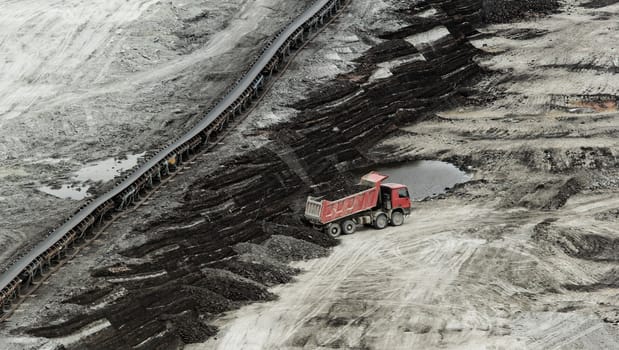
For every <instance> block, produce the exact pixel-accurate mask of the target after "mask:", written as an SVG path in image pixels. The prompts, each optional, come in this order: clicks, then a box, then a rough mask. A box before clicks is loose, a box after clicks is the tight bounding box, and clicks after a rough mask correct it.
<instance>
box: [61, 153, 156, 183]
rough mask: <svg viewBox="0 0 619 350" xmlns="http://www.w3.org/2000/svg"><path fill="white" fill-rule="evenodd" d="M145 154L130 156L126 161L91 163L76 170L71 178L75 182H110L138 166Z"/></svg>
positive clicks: (111, 160) (110, 159)
mask: <svg viewBox="0 0 619 350" xmlns="http://www.w3.org/2000/svg"><path fill="white" fill-rule="evenodd" d="M145 154H146V153H139V154H130V155H127V156H126V159H117V158H108V159H105V160H102V161H99V162H95V163H92V164H90V165H87V166H85V167H83V168H82V169H80V170H78V171H77V172H76V173H75V176H73V180H75V181H81V182H84V181H94V182H97V181H104V182H105V181H110V180H113V179H114V177H116V176H117V175H119V174H120V173H122V172H123V171H125V170H129V169H131V168H133V167H134V166H136V165H138V160H139V159H140V158H141V157H143V156H144V155H145Z"/></svg>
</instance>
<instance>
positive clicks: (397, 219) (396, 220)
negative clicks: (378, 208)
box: [391, 210, 404, 226]
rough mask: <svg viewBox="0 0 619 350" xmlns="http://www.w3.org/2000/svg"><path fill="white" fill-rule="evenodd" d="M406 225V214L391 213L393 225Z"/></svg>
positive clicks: (399, 212)
mask: <svg viewBox="0 0 619 350" xmlns="http://www.w3.org/2000/svg"><path fill="white" fill-rule="evenodd" d="M403 223H404V214H402V212H401V211H399V210H398V211H394V212H393V213H391V225H393V226H400V225H402V224H403Z"/></svg>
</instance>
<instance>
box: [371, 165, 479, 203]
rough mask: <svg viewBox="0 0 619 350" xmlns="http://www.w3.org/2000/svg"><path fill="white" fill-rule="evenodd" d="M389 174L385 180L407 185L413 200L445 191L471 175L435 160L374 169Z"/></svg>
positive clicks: (467, 179) (468, 178)
mask: <svg viewBox="0 0 619 350" xmlns="http://www.w3.org/2000/svg"><path fill="white" fill-rule="evenodd" d="M375 170H376V171H378V172H379V173H381V174H385V175H389V178H388V179H387V182H396V183H401V184H404V185H406V186H408V189H409V192H410V195H411V198H412V199H413V200H417V201H419V200H422V199H425V198H429V197H435V196H438V195H440V194H442V193H445V192H446V191H447V190H448V189H450V188H452V187H453V186H455V185H456V184H459V183H463V182H467V181H469V180H471V178H472V177H473V176H472V175H470V174H467V173H465V172H464V171H462V170H460V169H458V168H457V167H456V166H455V165H453V164H450V163H446V162H441V161H436V160H420V161H415V162H409V163H402V164H398V165H392V166H387V167H380V168H377V169H375Z"/></svg>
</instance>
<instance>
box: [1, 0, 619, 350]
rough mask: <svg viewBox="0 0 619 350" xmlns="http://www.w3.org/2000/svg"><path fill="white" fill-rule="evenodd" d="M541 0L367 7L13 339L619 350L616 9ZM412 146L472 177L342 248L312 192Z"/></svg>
mask: <svg viewBox="0 0 619 350" xmlns="http://www.w3.org/2000/svg"><path fill="white" fill-rule="evenodd" d="M523 3H524V4H525V5H526V4H529V3H528V2H517V1H500V2H492V1H432V0H429V1H425V2H424V1H415V2H410V1H397V0H385V1H361V0H359V1H353V2H352V3H351V5H350V6H349V7H348V8H347V9H346V10H345V12H344V14H343V15H342V17H340V18H339V19H338V20H336V22H334V23H333V24H331V25H330V26H329V27H328V28H327V29H326V30H325V31H324V32H323V33H321V34H320V35H319V36H317V37H316V38H315V40H314V41H312V43H311V44H310V45H309V46H308V47H307V48H306V49H305V50H304V51H302V52H301V53H300V54H299V56H298V57H297V58H296V60H295V61H294V62H293V63H292V65H291V67H290V69H289V71H288V72H286V73H285V74H284V75H283V76H282V77H281V78H280V79H279V80H278V81H277V82H276V83H275V84H274V85H273V86H272V88H271V91H270V92H269V93H268V94H267V96H265V98H264V100H263V101H262V102H261V103H260V104H259V105H258V107H257V108H256V109H255V110H254V111H253V112H252V113H250V115H249V116H248V117H247V118H246V119H245V120H244V121H243V122H238V123H237V125H235V128H234V131H233V132H231V133H229V134H228V135H227V136H226V137H225V138H224V139H223V140H222V144H220V145H219V146H218V147H217V148H216V149H215V151H213V152H210V153H208V154H205V155H204V156H202V157H201V159H199V160H197V161H196V162H195V164H193V165H191V166H190V168H188V169H185V170H183V173H184V174H182V176H178V177H176V178H175V181H174V182H173V183H171V184H169V185H168V186H166V187H165V188H163V189H162V190H161V191H160V192H159V193H157V194H155V195H154V196H153V197H151V199H150V200H149V203H148V205H147V206H146V207H141V208H139V209H138V210H136V211H135V212H132V213H128V214H127V215H126V216H125V218H123V219H121V220H119V221H117V222H116V223H114V224H113V225H112V226H111V227H110V229H108V230H107V232H106V234H104V235H103V236H102V238H101V239H100V240H98V241H97V242H95V243H94V244H93V245H91V246H90V248H89V249H88V250H86V251H85V252H84V253H83V254H82V255H81V256H79V257H78V258H77V259H75V260H73V261H72V263H71V264H70V266H69V267H67V268H64V269H63V270H61V271H60V272H59V273H58V274H57V275H55V276H54V277H53V278H52V279H50V280H49V282H48V285H47V286H45V287H42V288H40V289H39V290H38V291H37V294H38V295H37V297H36V298H32V300H31V301H29V302H27V303H26V304H24V305H23V307H21V308H20V310H19V312H18V313H16V314H15V315H14V316H13V317H12V318H11V319H10V321H9V323H8V324H5V327H4V332H5V336H4V342H5V344H3V345H6V346H5V347H6V348H9V349H21V348H53V347H56V346H64V347H66V348H75V349H82V348H89V349H98V348H119V349H122V348H148V349H152V348H162V349H169V348H182V347H184V346H185V347H186V348H195V349H202V348H205V349H210V348H222V349H230V348H246V349H261V348H289V349H302V348H306V349H313V348H351V349H361V348H363V349H385V348H389V349H391V348H394V349H397V348H406V349H408V348H411V347H423V348H439V347H440V348H462V347H465V348H467V347H468V348H523V347H525V348H539V349H545V348H613V347H616V346H617V343H619V337H618V335H619V332H618V331H617V328H616V324H617V310H619V308H618V306H617V304H616V302H615V300H614V299H615V298H614V297H615V294H616V293H615V290H616V289H615V287H616V286H617V273H616V261H617V255H616V253H615V252H614V250H613V247H614V246H615V245H616V240H617V236H616V232H615V231H616V230H615V229H614V226H615V224H616V222H617V217H618V214H617V213H618V211H619V209H618V208H619V201H618V200H617V195H616V194H617V187H618V186H619V182H618V181H617V178H616V169H617V166H618V162H617V142H616V141H615V136H616V133H617V125H618V124H617V120H616V119H617V118H618V117H619V112H617V103H618V102H619V101H618V98H617V93H618V90H619V89H618V88H619V87H618V86H617V79H616V77H615V75H616V67H617V53H616V50H617V48H616V47H614V46H613V45H614V43H615V42H617V39H618V38H617V32H618V31H617V25H618V23H617V21H616V18H617V12H619V7H618V5H614V6H613V5H612V4H610V3H602V2H600V1H591V2H581V1H567V2H566V3H563V4H562V6H561V7H560V8H556V7H555V4H556V3H555V2H553V1H548V2H531V3H530V4H529V5H527V6H524V7H523ZM606 5H610V6H606ZM521 18H524V19H525V20H523V21H521V22H516V23H511V22H513V21H515V20H520V19H521ZM488 21H491V22H506V21H509V22H510V23H508V24H501V23H497V24H492V25H487V24H485V22H488ZM414 159H440V160H446V161H450V162H453V163H455V164H457V165H458V166H461V167H463V168H468V169H471V170H472V171H474V179H473V180H472V181H470V182H469V183H468V184H466V185H461V186H458V187H457V188H456V189H454V190H452V191H451V192H450V194H449V195H447V196H443V197H442V198H441V199H438V200H432V201H425V202H422V203H418V204H417V205H416V208H415V210H414V212H413V214H412V215H411V217H409V218H408V221H407V223H406V224H405V225H404V226H401V227H399V228H389V229H386V230H384V231H380V232H376V231H373V230H363V231H361V232H359V233H357V234H355V235H352V236H347V237H344V238H343V239H342V240H340V242H341V244H339V245H337V246H335V245H336V243H337V242H335V241H334V240H333V239H330V238H329V237H328V236H325V235H324V234H321V233H320V232H317V231H313V230H311V229H309V228H307V227H305V226H304V225H303V223H301V222H300V220H299V217H300V212H301V211H302V208H303V201H304V199H305V197H306V195H307V194H323V193H333V191H334V189H338V188H342V189H344V190H345V189H346V187H347V186H349V185H350V183H351V181H352V180H354V178H353V176H352V175H351V174H352V173H354V172H355V171H356V170H357V169H359V168H366V167H368V166H372V165H374V164H379V163H392V162H398V161H400V162H401V161H405V160H414ZM333 246H335V247H334V248H331V247H333ZM306 259H313V260H310V261H305V262H296V263H293V264H292V265H291V264H289V263H290V262H291V261H297V260H306ZM301 270H303V271H306V272H304V273H302V274H300V275H298V273H299V272H300V271H301ZM295 275H296V277H293V276H295ZM291 280H293V282H292V283H288V284H285V285H280V284H281V283H285V282H290V281H291ZM252 301H266V302H264V303H258V304H251V305H247V304H249V303H250V302H252ZM243 305H245V306H243ZM239 307H242V308H241V309H239V310H237V311H233V312H229V313H226V314H225V315H224V317H223V318H222V317H221V316H222V314H223V313H224V312H225V311H228V310H233V309H237V308H239ZM33 310H37V311H38V312H36V313H34V312H33ZM218 329H219V331H218ZM191 343H195V344H194V345H190V346H186V344H191Z"/></svg>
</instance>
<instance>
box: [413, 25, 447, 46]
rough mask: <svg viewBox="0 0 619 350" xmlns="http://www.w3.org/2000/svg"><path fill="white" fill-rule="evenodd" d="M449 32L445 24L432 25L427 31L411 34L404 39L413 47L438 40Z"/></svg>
mask: <svg viewBox="0 0 619 350" xmlns="http://www.w3.org/2000/svg"><path fill="white" fill-rule="evenodd" d="M450 34H451V33H450V32H449V30H448V29H447V28H445V26H438V27H434V28H432V29H430V30H428V31H427V32H423V33H419V34H415V35H411V36H409V37H408V38H406V39H404V40H406V41H407V42H409V43H411V44H412V45H414V46H415V47H418V46H425V45H429V44H431V43H433V42H435V41H438V40H440V39H442V38H444V37H446V36H448V35H450Z"/></svg>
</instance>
